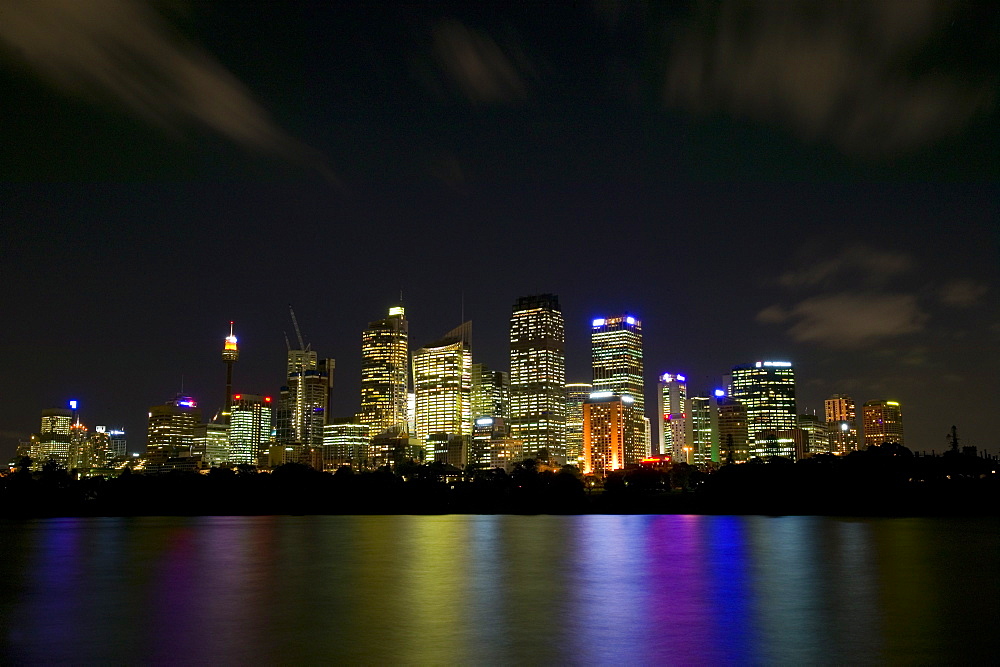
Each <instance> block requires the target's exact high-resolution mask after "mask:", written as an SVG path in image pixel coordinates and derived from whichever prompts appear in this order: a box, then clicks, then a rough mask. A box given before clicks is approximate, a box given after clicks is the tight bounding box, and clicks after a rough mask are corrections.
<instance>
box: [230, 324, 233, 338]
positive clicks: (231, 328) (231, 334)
mask: <svg viewBox="0 0 1000 667" xmlns="http://www.w3.org/2000/svg"><path fill="white" fill-rule="evenodd" d="M232 336H233V321H232V320H229V337H230V338H232Z"/></svg>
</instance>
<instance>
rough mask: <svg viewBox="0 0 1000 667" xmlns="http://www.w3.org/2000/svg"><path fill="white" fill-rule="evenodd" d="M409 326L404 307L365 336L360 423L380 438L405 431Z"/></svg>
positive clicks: (392, 313) (397, 308) (366, 331)
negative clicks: (394, 429) (386, 432)
mask: <svg viewBox="0 0 1000 667" xmlns="http://www.w3.org/2000/svg"><path fill="white" fill-rule="evenodd" d="M409 375H410V374H409V325H408V323H407V321H406V313H405V311H404V310H403V308H402V306H397V307H394V308H390V309H389V316H388V317H387V318H385V319H383V320H378V321H377V322H372V323H370V324H369V325H368V328H367V329H365V331H364V333H363V334H362V336H361V411H360V412H359V413H358V422H359V423H361V424H367V425H368V426H369V429H370V432H371V433H372V434H373V435H377V434H379V433H381V432H383V431H385V430H387V429H390V428H396V429H405V428H406V423H407V417H406V415H407V412H406V410H407V405H406V403H407V401H406V398H407V390H408V379H409Z"/></svg>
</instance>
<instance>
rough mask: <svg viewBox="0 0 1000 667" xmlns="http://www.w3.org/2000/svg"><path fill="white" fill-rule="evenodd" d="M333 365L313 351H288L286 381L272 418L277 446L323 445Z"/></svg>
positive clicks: (331, 386) (332, 361) (331, 360)
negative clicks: (292, 444) (274, 415)
mask: <svg viewBox="0 0 1000 667" xmlns="http://www.w3.org/2000/svg"><path fill="white" fill-rule="evenodd" d="M306 347H307V348H308V346H306ZM335 365H336V362H335V361H334V360H333V359H320V358H319V357H318V355H317V354H316V352H315V351H314V350H310V349H300V350H289V351H288V365H287V371H288V376H287V377H288V379H287V384H286V385H285V386H283V387H282V388H281V393H280V396H279V399H278V410H277V415H276V418H275V426H276V431H277V433H276V440H277V442H278V443H279V444H291V443H298V444H301V445H304V446H306V447H317V448H318V447H322V446H323V427H324V426H325V425H326V420H327V413H328V411H329V408H330V390H331V389H332V388H333V373H334V369H335Z"/></svg>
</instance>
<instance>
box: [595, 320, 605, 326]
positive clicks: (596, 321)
mask: <svg viewBox="0 0 1000 667" xmlns="http://www.w3.org/2000/svg"><path fill="white" fill-rule="evenodd" d="M593 324H594V326H595V327H603V326H604V318H598V319H596V320H594V323H593Z"/></svg>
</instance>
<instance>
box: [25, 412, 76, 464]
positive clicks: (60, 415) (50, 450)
mask: <svg viewBox="0 0 1000 667" xmlns="http://www.w3.org/2000/svg"><path fill="white" fill-rule="evenodd" d="M72 404H75V401H73V402H72V403H71V405H72ZM74 410H75V406H74V408H73V409H70V410H67V409H64V408H49V409H47V410H42V420H41V426H40V428H39V429H38V433H37V434H33V435H32V436H31V448H30V452H31V454H30V456H31V459H32V460H33V461H34V462H35V463H36V465H37V464H41V463H43V462H45V461H47V460H50V459H51V460H55V461H58V462H59V463H62V464H63V465H66V464H67V463H68V462H69V449H70V431H71V428H72V426H73V411H74Z"/></svg>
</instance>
